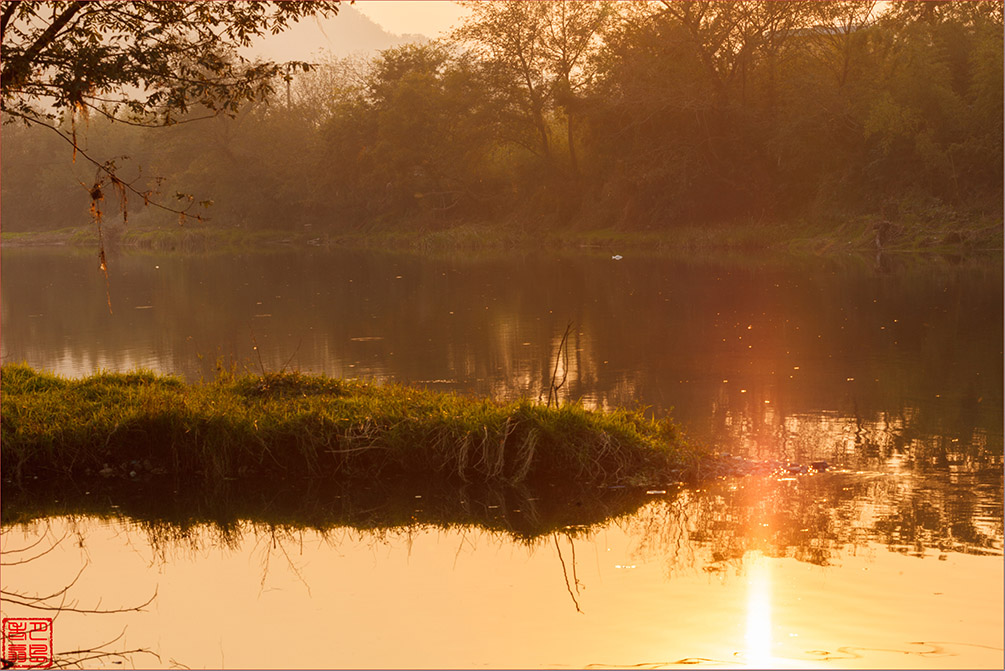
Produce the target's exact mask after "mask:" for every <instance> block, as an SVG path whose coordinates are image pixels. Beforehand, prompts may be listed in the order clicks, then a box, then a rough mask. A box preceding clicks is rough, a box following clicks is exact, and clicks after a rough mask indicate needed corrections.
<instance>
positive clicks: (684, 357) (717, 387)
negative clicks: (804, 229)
mask: <svg viewBox="0 0 1005 671" xmlns="http://www.w3.org/2000/svg"><path fill="white" fill-rule="evenodd" d="M113 261H114V262H113V263H112V264H111V271H112V274H113V276H112V294H113V295H112V299H113V305H114V307H115V313H114V314H113V315H109V314H108V313H107V311H106V310H105V309H104V300H105V297H104V283H103V279H102V278H101V276H100V274H98V273H96V272H94V267H93V266H94V260H93V258H92V256H91V255H75V254H73V253H68V252H65V251H52V250H4V251H3V281H2V283H0V290H2V298H0V313H2V314H0V318H2V320H3V326H4V329H3V339H2V349H3V359H4V360H5V361H7V360H27V361H28V362H29V363H30V364H32V365H34V366H37V367H40V368H46V369H50V370H56V371H59V372H61V373H64V374H69V375H83V374H87V373H90V372H93V371H94V370H96V369H98V368H107V369H113V370H125V369H132V368H134V367H137V366H145V367H149V368H153V369H155V370H159V371H164V372H172V373H178V374H182V375H184V376H186V377H188V378H190V379H198V378H200V377H203V376H207V377H208V376H212V375H213V374H214V371H215V368H216V366H217V365H218V361H220V362H222V365H225V366H226V365H228V364H229V362H238V364H239V365H246V366H248V367H249V368H250V369H252V370H257V367H258V365H259V364H258V358H257V356H255V355H254V354H253V352H252V349H251V348H252V345H253V343H255V342H257V343H258V345H259V348H260V349H259V352H260V353H261V356H262V364H263V365H264V366H265V367H266V368H268V369H271V370H277V369H280V368H282V367H283V366H284V365H289V366H291V367H297V368H300V369H301V370H304V371H314V372H326V373H329V374H332V375H344V376H356V377H373V378H375V379H378V380H398V381H403V382H410V383H416V384H425V385H428V386H432V387H436V388H445V389H455V390H458V391H462V392H472V393H479V394H491V395H493V396H496V397H498V398H513V397H519V396H530V397H538V396H539V395H543V396H546V395H547V389H548V385H549V381H550V379H551V375H552V372H553V370H554V363H555V361H554V353H555V351H556V349H557V346H558V343H559V341H560V339H561V337H562V333H563V332H564V329H565V325H566V323H567V322H568V320H570V319H571V320H573V321H574V323H575V324H576V329H574V331H573V333H572V334H571V337H570V347H569V354H570V356H569V360H568V369H567V372H568V380H567V384H566V385H565V387H563V393H564V394H567V396H563V400H567V399H568V398H579V399H582V400H583V401H584V402H585V403H587V404H590V405H596V406H608V405H635V404H639V403H641V404H644V405H649V406H652V407H653V408H654V410H655V411H657V412H662V411H664V410H667V409H669V408H670V407H671V406H672V407H673V415H674V416H675V418H676V419H678V420H679V421H680V422H682V423H683V424H684V425H685V426H686V427H687V429H688V432H689V433H690V435H691V436H692V439H693V440H695V441H698V442H700V443H702V444H708V445H710V446H712V447H713V448H715V449H717V450H718V451H720V452H725V453H729V454H732V455H736V456H738V457H744V458H749V459H758V460H765V461H772V460H779V461H782V462H787V461H793V462H797V463H801V464H806V463H810V462H814V461H827V462H828V464H829V469H828V470H827V471H826V472H824V473H818V474H814V475H798V474H793V475H791V476H785V477H777V476H769V475H757V474H754V475H748V476H745V477H743V476H741V477H736V478H729V479H718V480H712V481H708V482H706V483H704V484H703V485H702V486H701V489H694V488H680V487H678V486H675V485H672V484H668V485H666V487H665V491H666V494H650V493H647V492H646V491H644V490H632V489H623V490H620V489H619V490H579V491H572V490H566V489H563V488H555V489H554V490H548V491H530V490H506V489H500V490H491V491H486V490H483V489H467V490H465V489H459V490H457V491H452V492H445V491H435V490H430V489H429V488H428V487H423V485H422V484H421V483H399V486H393V487H384V488H378V487H374V486H365V487H360V486H358V483H357V484H353V485H347V484H344V483H343V484H342V485H332V484H331V483H321V482H309V481H308V482H301V481H297V482H292V481H291V482H269V483H260V482H253V481H244V480H242V481H238V482H235V483H231V484H230V485H229V486H228V487H226V488H224V489H222V490H220V491H217V492H213V493H212V496H208V497H204V498H198V497H192V496H189V495H188V494H187V492H186V489H185V487H184V483H175V482H173V481H165V482H148V483H131V482H130V483H120V482H115V483H105V482H100V483H95V482H81V483H78V485H77V488H76V489H74V488H72V487H69V488H60V489H58V490H54V489H50V488H48V487H47V485H46V483H44V482H39V483H32V487H31V489H30V491H24V490H18V489H15V488H13V487H9V486H6V485H5V487H4V496H3V499H2V501H0V506H2V519H3V524H4V526H3V551H4V555H5V558H4V561H5V562H6V561H8V557H9V554H8V553H9V552H11V551H12V549H16V548H20V547H25V546H27V545H29V544H30V543H31V542H34V541H35V540H38V538H40V537H43V536H45V534H46V530H47V529H51V532H50V536H49V537H50V539H51V540H52V541H53V542H54V540H55V538H58V537H61V536H62V535H63V534H64V533H67V532H68V533H69V536H67V541H69V542H67V541H64V542H63V543H61V544H59V549H57V550H54V551H53V552H51V553H49V554H47V555H46V556H45V557H44V558H43V559H44V561H43V562H42V563H37V562H36V563H32V564H31V565H27V564H26V565H19V566H11V567H6V566H5V571H4V575H3V582H4V590H8V589H11V590H13V589H14V588H13V587H11V586H13V585H16V586H17V589H16V590H14V591H18V592H19V593H21V592H31V593H34V594H42V595H44V594H50V593H52V592H54V591H56V589H59V587H61V586H62V585H57V586H56V588H55V589H53V580H54V577H55V576H59V577H63V576H65V575H67V576H68V578H67V579H71V578H72V577H73V575H75V574H76V572H77V571H78V570H79V568H80V566H81V565H82V564H81V562H83V563H86V562H88V561H90V562H91V563H90V564H89V565H88V566H87V570H86V571H85V572H84V574H82V581H81V582H78V583H77V585H76V586H75V589H77V590H80V592H79V593H75V594H74V598H76V599H77V600H78V603H80V604H82V605H84V606H87V605H93V604H95V603H97V601H98V599H104V601H103V602H102V603H105V604H113V605H119V604H121V605H126V606H128V605H130V604H135V603H138V602H139V601H142V600H143V599H145V598H146V597H147V596H149V595H150V594H151V593H153V591H154V590H157V594H158V599H157V600H156V601H155V602H154V604H153V610H152V611H150V612H148V613H141V614H133V615H129V616H127V615H123V616H122V617H120V616H118V615H116V616H115V618H118V619H115V618H113V624H104V622H105V620H104V619H101V620H100V621H101V622H102V624H96V623H95V617H92V616H85V615H83V614H79V613H78V614H73V613H66V614H65V615H66V616H65V617H64V616H63V615H61V616H60V623H61V624H60V626H61V627H63V629H61V630H60V631H62V632H63V634H61V635H62V636H65V637H66V638H64V639H63V641H64V642H65V643H64V644H62V645H57V647H61V648H62V649H64V650H66V649H73V648H74V646H75V647H77V648H80V649H83V648H85V647H88V646H90V645H93V644H94V642H95V640H102V641H103V640H109V639H111V638H113V637H114V636H115V635H117V634H118V633H119V632H120V631H121V629H122V626H126V625H128V627H129V630H128V631H129V636H128V638H127V639H125V640H123V641H121V646H122V647H121V648H119V649H120V650H124V649H130V648H148V649H151V650H153V651H155V652H157V654H159V655H160V664H161V665H163V666H170V665H172V663H174V662H177V663H178V664H185V665H190V666H201V665H207V666H224V665H231V666H246V667H263V666H264V667H270V666H271V667H287V666H308V667H311V666H359V667H366V666H385V667H387V666H390V667H415V666H434V667H444V666H462V667H471V666H474V665H480V664H488V665H490V666H511V667H521V666H522V667H542V666H573V667H579V666H587V665H594V666H598V667H605V666H619V667H620V666H629V665H638V666H650V667H661V666H672V665H675V664H680V665H690V664H693V663H703V664H716V665H737V664H748V665H754V666H758V665H761V664H762V663H764V664H768V663H770V664H771V665H778V666H780V665H786V664H788V665H793V666H812V665H822V666H835V665H839V666H862V667H870V666H872V667H876V666H882V667H889V666H898V665H899V666H908V667H916V666H929V667H938V668H945V667H950V666H954V667H967V666H974V667H994V666H997V667H1000V665H1001V661H1002V656H1001V648H1002V631H1003V627H1002V624H1003V623H1002V620H1001V597H1002V576H1001V560H1002V559H1001V557H1002V538H1003V521H1002V520H1003V518H1002V454H1003V422H1002V405H1003V404H1002V340H1003V338H1002V270H1001V266H1000V263H992V264H972V265H967V264H961V265H958V266H940V265H937V264H936V265H931V264H929V265H920V266H916V267H915V266H905V265H900V266H899V267H898V266H897V263H896V261H890V262H889V263H888V262H887V261H888V260H884V264H886V265H885V267H884V269H883V270H884V272H882V273H878V272H876V270H875V269H874V268H872V267H871V266H870V265H869V264H865V265H857V264H856V263H854V262H850V263H849V264H847V265H839V264H823V263H819V262H813V263H811V264H775V265H770V264H768V265H753V264H752V265H748V266H742V267H726V266H721V265H716V264H712V263H703V262H689V263H684V262H677V261H668V260H665V259H631V258H626V259H625V260H624V261H623V262H620V263H617V264H611V263H610V262H609V257H601V256H594V257H590V256H568V255H566V256H560V255H526V256H519V255H518V256H515V257H509V258H506V259H500V258H479V259H466V258H451V257H445V258H425V257H411V256H393V255H379V254H373V253H356V252H342V251H338V252H332V253H320V252H318V253H314V252H312V253H302V252H283V253H276V254H270V255H248V256H244V257H238V258H227V259H221V258H213V257H185V256H176V255H161V256H157V255H141V254H136V255H123V256H120V257H118V258H116V259H114V260H113ZM563 365H564V361H563ZM563 372H564V371H563ZM53 534H54V535H53ZM88 558H90V559H88ZM48 561H52V562H55V563H53V564H47V563H45V562H48ZM60 562H62V563H60ZM74 562H76V563H74ZM57 581H58V580H57ZM207 595H210V596H209V597H207ZM137 598H138V599H139V601H137ZM193 603H198V604H199V607H198V608H197V609H193V608H192V604H193ZM3 608H4V614H5V615H8V614H9V616H16V615H17V614H18V611H17V608H16V607H15V605H14V604H11V603H9V599H8V600H5V601H4V603H3ZM8 611H9V612H8ZM78 616H79V617H78ZM74 618H76V619H74ZM105 633H107V634H108V636H107V637H106V638H102V637H101V636H96V634H102V635H104V634H105ZM57 635H60V634H58V633H57ZM277 637H278V638H277ZM392 640H393V641H395V643H396V645H393V646H392V645H389V643H388V642H389V641H392ZM291 641H292V642H293V643H290V642H291ZM514 641H517V642H519V644H514V643H513V642H514ZM919 641H924V643H919ZM134 661H135V662H136V663H137V664H142V665H145V664H147V663H148V660H147V659H145V658H143V659H136V660H134Z"/></svg>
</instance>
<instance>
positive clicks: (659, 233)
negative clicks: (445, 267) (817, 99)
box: [0, 213, 1003, 256]
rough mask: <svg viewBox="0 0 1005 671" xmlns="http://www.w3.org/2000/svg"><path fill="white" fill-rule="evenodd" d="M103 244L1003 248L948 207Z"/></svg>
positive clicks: (832, 250) (968, 251)
mask: <svg viewBox="0 0 1005 671" xmlns="http://www.w3.org/2000/svg"><path fill="white" fill-rule="evenodd" d="M104 239H105V244H106V246H107V247H109V248H118V247H121V248H127V249H138V250H158V251H186V252H216V253H236V252H242V251H260V250H267V249H274V248H279V247H284V246H293V247H311V246H312V247H321V248H331V247H342V248H360V249H397V250H411V251H423V252H428V251H434V252H435V251H478V250H500V249H556V250H561V249H596V250H602V251H609V252H611V253H612V254H613V253H624V252H625V251H631V252H640V251H644V252H646V253H655V254H663V255H677V254H683V255H692V254H703V253H705V254H710V253H715V254H750V253H764V252H769V253H782V254H798V255H810V256H834V255H847V254H875V253H877V252H883V253H891V254H945V255H954V256H974V255H982V254H983V255H986V254H995V253H998V254H1000V253H1001V251H1002V248H1003V229H1002V223H1001V220H1000V218H995V217H993V216H962V215H953V214H951V213H950V214H945V213H944V214H943V215H940V216H936V215H925V216H921V215H919V216H914V217H907V218H904V219H902V220H899V221H896V222H891V221H887V220H884V219H882V218H879V217H876V216H860V217H854V218H849V219H846V220H840V221H838V220H818V221H808V220H791V221H785V222H771V223H767V222H765V221H739V222H720V223H715V224H700V225H699V224H684V225H678V226H674V227H672V228H666V229H660V230H623V229H615V228H605V229H591V230H587V229H578V228H569V229H553V228H549V227H548V226H546V225H545V224H543V223H540V222H537V223H534V222H524V221H510V222H506V223H502V224H499V223H490V222H475V223H468V224H461V225H456V226H429V225H423V224H422V223H418V222H417V223H416V224H415V225H408V226H400V227H394V228H379V227H377V228H367V229H362V230H353V231H341V232H333V231H328V232H323V231H320V230H315V229H314V228H313V227H303V228H301V229H297V230H259V229H255V230H247V229H242V228H233V227H224V226H218V225H215V224H213V223H212V222H208V223H206V222H204V223H198V222H192V223H189V224H186V225H185V226H170V227H157V228H152V227H140V226H128V227H125V226H121V225H119V226H115V225H110V226H106V227H105V231H104ZM0 243H2V245H3V246H5V247H32V246H79V247H90V248H95V247H97V246H98V235H97V231H96V230H95V229H94V228H93V226H83V227H76V228H65V229H60V230H56V231H45V232H32V233H8V232H3V233H2V234H0Z"/></svg>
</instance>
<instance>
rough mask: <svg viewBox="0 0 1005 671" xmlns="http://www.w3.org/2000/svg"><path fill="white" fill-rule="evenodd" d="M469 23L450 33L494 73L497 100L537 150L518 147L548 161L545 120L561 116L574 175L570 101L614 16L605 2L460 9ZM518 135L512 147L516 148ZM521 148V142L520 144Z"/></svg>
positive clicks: (588, 76)
mask: <svg viewBox="0 0 1005 671" xmlns="http://www.w3.org/2000/svg"><path fill="white" fill-rule="evenodd" d="M463 4H464V5H465V7H467V8H468V9H470V10H471V15H470V16H469V17H468V18H467V19H465V22H464V23H463V24H462V25H461V26H460V27H459V28H458V29H457V30H456V31H455V32H454V39H455V40H457V41H458V42H461V43H465V44H468V45H470V48H471V50H472V52H473V53H474V54H476V55H477V56H478V57H480V58H481V59H482V60H483V61H484V62H485V63H486V64H487V65H488V66H489V68H490V69H491V70H492V71H493V72H494V73H495V75H496V78H495V84H496V87H497V89H498V95H499V96H500V98H502V99H504V100H506V101H507V103H508V106H509V108H510V114H511V116H512V117H513V118H515V119H519V120H520V121H521V122H522V124H521V125H523V126H524V128H533V134H535V135H536V136H537V139H536V142H535V143H527V144H524V146H526V147H527V148H528V149H531V150H532V151H535V152H536V153H539V154H540V155H541V156H543V157H544V158H545V159H546V160H547V161H551V159H552V158H553V146H552V145H553V139H552V137H551V123H550V121H551V119H550V115H551V114H552V113H553V112H554V111H555V110H556V109H558V108H561V110H562V111H563V112H564V115H565V123H566V137H567V140H568V142H569V146H568V151H569V165H570V169H571V170H572V172H574V173H575V172H577V171H578V162H577V158H576V151H575V143H574V138H573V125H572V124H573V122H572V118H573V115H574V110H575V108H576V97H577V94H579V93H580V92H581V91H582V89H583V88H584V87H585V86H587V85H588V84H589V82H590V81H591V80H592V76H593V71H592V69H591V68H590V61H589V57H590V55H591V54H592V53H593V51H595V49H596V47H597V46H598V35H599V34H600V33H601V31H602V30H603V28H604V26H605V24H606V23H607V21H608V20H609V19H610V18H611V17H612V16H613V8H612V6H611V3H608V2H572V1H569V0H560V1H556V2H520V1H519V0H508V1H506V2H466V3H463ZM518 137H520V133H519V132H518V133H515V134H514V135H513V136H512V137H511V139H514V140H516V138H518ZM518 142H519V141H518Z"/></svg>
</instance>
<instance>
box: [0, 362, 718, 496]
mask: <svg viewBox="0 0 1005 671" xmlns="http://www.w3.org/2000/svg"><path fill="white" fill-rule="evenodd" d="M0 385H2V403H0V405H2V422H0V449H2V454H0V458H2V460H3V464H4V467H5V471H6V473H7V477H13V479H14V480H15V481H18V482H21V483H24V482H25V481H26V480H27V479H31V478H36V477H45V478H47V479H52V478H57V479H58V478H68V479H74V478H79V477H82V476H95V475H98V474H100V475H103V476H105V477H109V478H111V477H129V478H137V477H147V476H151V475H164V474H174V475H176V476H184V477H185V478H187V479H191V478H195V479H197V480H198V479H201V480H202V481H204V482H211V483H212V482H220V481H226V480H232V479H235V478H244V477H262V476H266V477H268V476H279V477H283V478H288V477H306V478H329V479H339V478H365V479H367V480H368V481H380V480H387V479H394V478H402V477H403V478H413V479H414V478H429V479H432V480H455V481H458V482H461V483H463V482H479V483H492V484H507V485H510V484H522V483H541V482H564V483H569V482H575V483H580V484H596V485H608V486H609V485H621V484H635V485H642V484H646V483H649V482H666V481H667V480H669V479H676V478H679V477H681V476H682V475H684V474H687V473H688V472H689V471H690V470H691V469H692V468H693V467H694V466H695V464H696V463H697V460H698V457H699V455H698V453H697V451H696V450H694V449H693V448H690V447H688V446H687V445H686V443H685V441H684V440H683V439H682V437H681V435H680V432H679V430H678V429H677V427H676V426H675V425H674V424H673V423H672V422H671V421H670V420H669V419H654V418H650V417H646V416H645V415H644V413H643V412H641V411H631V410H614V411H605V412H600V411H593V410H588V409H586V408H584V407H582V406H581V405H574V404H572V405H566V406H563V407H561V408H557V409H556V408H547V407H544V406H542V405H540V404H535V403H532V402H530V401H526V400H524V401H519V402H513V403H498V402H495V401H492V400H488V399H473V398H467V397H463V396H458V395H456V394H447V393H441V392H433V391H429V390H426V389H418V388H411V387H405V386H400V385H380V386H378V385H374V384H370V383H366V382H361V381H358V380H342V379H333V378H329V377H325V376H314V375H304V374H301V373H296V372H294V373H272V374H267V375H264V376H243V377H242V376H232V375H223V376H221V377H220V378H219V379H217V380H215V381H212V382H209V383H202V384H196V385H187V384H185V383H183V382H182V381H180V380H179V379H177V378H173V377H167V376H161V375H157V374H154V373H151V372H147V371H139V372H134V373H128V374H112V373H100V374H97V375H94V376H91V377H88V378H85V379H82V380H67V379H63V378H59V377H56V376H54V375H50V374H48V373H43V372H39V371H35V370H33V369H32V368H30V367H28V366H26V365H21V364H8V365H4V366H3V368H2V371H0Z"/></svg>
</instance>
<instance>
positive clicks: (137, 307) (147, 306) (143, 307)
mask: <svg viewBox="0 0 1005 671" xmlns="http://www.w3.org/2000/svg"><path fill="white" fill-rule="evenodd" d="M153 307H154V306H152V305H137V306H136V307H134V308H133V309H134V310H150V309H152V308H153Z"/></svg>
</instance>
